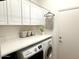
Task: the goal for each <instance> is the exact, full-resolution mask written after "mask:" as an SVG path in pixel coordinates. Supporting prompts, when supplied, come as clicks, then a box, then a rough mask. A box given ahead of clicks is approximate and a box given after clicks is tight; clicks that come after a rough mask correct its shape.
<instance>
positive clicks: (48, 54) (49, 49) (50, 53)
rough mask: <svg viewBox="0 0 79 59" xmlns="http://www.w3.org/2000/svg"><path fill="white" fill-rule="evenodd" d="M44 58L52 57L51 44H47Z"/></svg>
mask: <svg viewBox="0 0 79 59" xmlns="http://www.w3.org/2000/svg"><path fill="white" fill-rule="evenodd" d="M45 59H53V49H52V46H51V45H50V46H48V48H47V50H46V58H45Z"/></svg>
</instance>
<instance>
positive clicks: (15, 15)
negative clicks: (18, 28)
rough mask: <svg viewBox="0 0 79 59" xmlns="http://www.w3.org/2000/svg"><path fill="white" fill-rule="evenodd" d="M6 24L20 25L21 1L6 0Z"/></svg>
mask: <svg viewBox="0 0 79 59" xmlns="http://www.w3.org/2000/svg"><path fill="white" fill-rule="evenodd" d="M7 4H8V5H7V6H8V24H12V25H19V24H21V0H7Z"/></svg>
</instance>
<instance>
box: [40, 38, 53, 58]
mask: <svg viewBox="0 0 79 59" xmlns="http://www.w3.org/2000/svg"><path fill="white" fill-rule="evenodd" d="M52 44H53V43H52V37H51V38H48V39H47V40H45V41H44V42H43V44H42V45H43V51H44V59H53V47H52Z"/></svg>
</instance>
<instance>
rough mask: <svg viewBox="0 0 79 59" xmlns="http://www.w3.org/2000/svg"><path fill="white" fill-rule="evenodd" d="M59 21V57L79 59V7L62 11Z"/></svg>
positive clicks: (62, 58)
mask: <svg viewBox="0 0 79 59" xmlns="http://www.w3.org/2000/svg"><path fill="white" fill-rule="evenodd" d="M56 16H57V19H58V22H59V36H60V40H59V41H60V43H59V46H58V47H59V49H58V50H59V52H58V53H59V57H58V58H59V59H79V9H75V10H69V11H62V12H59V14H58V15H56Z"/></svg>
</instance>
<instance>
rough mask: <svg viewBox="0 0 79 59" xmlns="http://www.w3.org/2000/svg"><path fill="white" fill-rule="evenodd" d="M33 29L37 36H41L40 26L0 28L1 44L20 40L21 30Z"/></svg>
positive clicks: (6, 26)
mask: <svg viewBox="0 0 79 59" xmlns="http://www.w3.org/2000/svg"><path fill="white" fill-rule="evenodd" d="M29 28H30V29H32V30H33V32H34V33H35V34H39V32H40V31H39V28H40V26H19V25H18V26H12V25H11V26H10V25H9V26H8V25H5V26H3V25H2V26H0V43H3V42H4V41H6V40H11V39H16V38H19V32H20V31H21V30H28V29H29Z"/></svg>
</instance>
